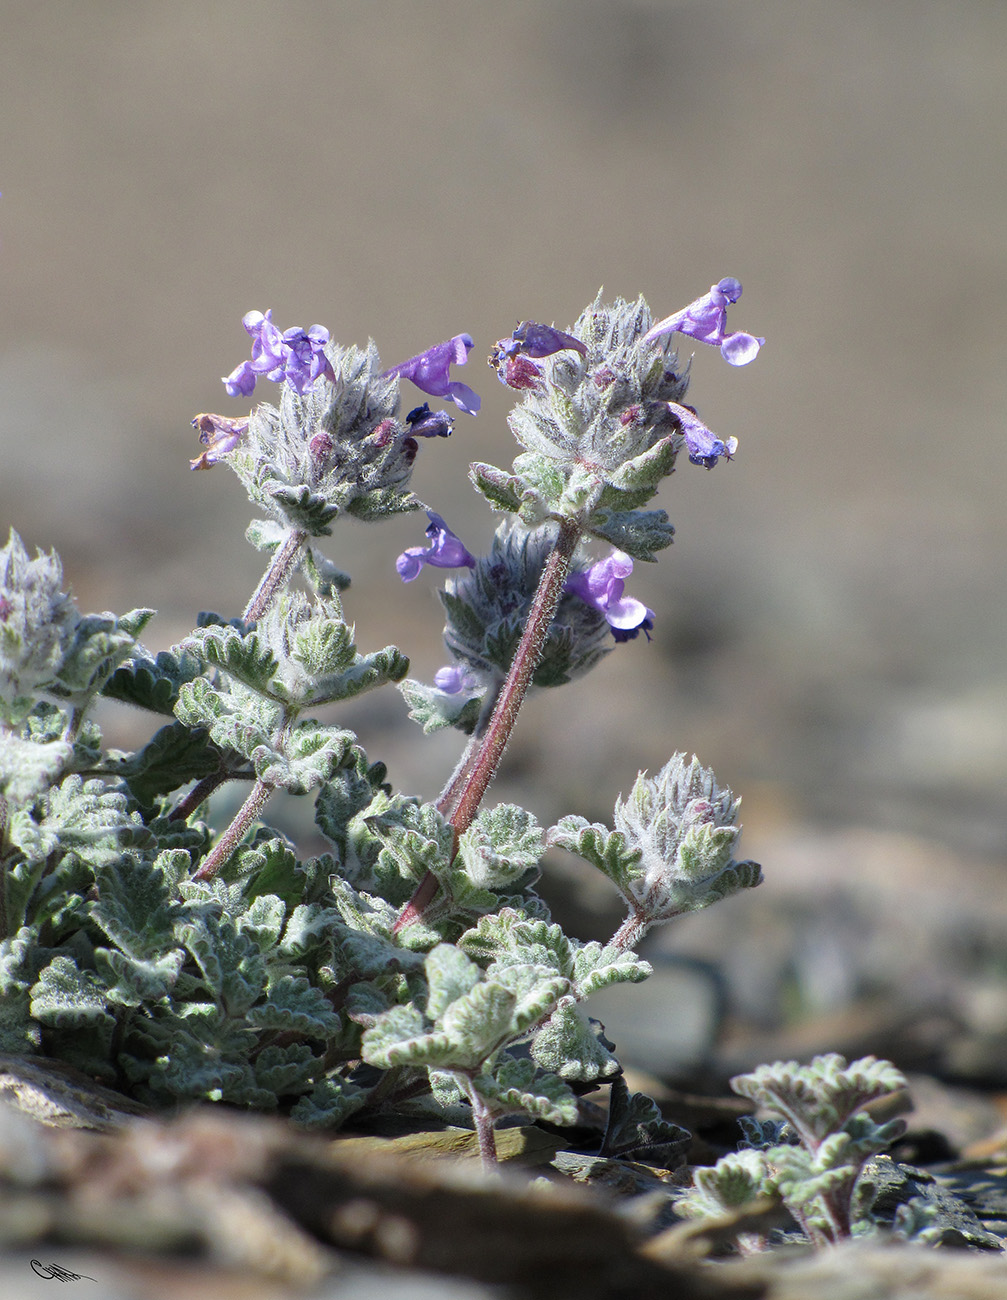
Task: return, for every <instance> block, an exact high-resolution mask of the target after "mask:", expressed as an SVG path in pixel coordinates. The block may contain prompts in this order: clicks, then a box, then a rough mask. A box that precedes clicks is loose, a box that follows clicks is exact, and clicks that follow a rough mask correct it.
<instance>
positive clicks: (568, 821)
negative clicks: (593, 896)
mask: <svg viewBox="0 0 1007 1300" xmlns="http://www.w3.org/2000/svg"><path fill="white" fill-rule="evenodd" d="M546 841H547V843H548V844H549V845H550V846H551V845H555V846H556V847H558V848H561V849H566V850H567V852H568V853H576V855H577V856H578V857H579V858H583V859H584V861H585V862H590V863H591V865H592V866H593V867H597V868H598V870H599V871H601V872H603V873H604V875H606V876H608V878H609V880H611V882H612V883H613V885H615V887H616V889H618V890H619V892H620V893H621V894H628V893H629V892H630V886H631V884H632V882H633V881H635V880H639V879H641V878H642V876H643V871H642V869H641V868H640V867H639V866H638V863H639V861H640V858H641V857H642V850H641V849H639V848H635V849H629V848H627V846H626V837H625V835H623V834H622V832H621V831H610V830H609V829H608V827H607V826H602V825H601V824H600V823H598V822H595V823H593V824H592V823H589V822H588V821H586V820H585V818H583V817H576V816H570V817H563V818H561V820H560V821H559V822H558V823H557V824H556V825H555V826H553V827H552V828H551V829H550V830H549V832H548V834H547V836H546Z"/></svg>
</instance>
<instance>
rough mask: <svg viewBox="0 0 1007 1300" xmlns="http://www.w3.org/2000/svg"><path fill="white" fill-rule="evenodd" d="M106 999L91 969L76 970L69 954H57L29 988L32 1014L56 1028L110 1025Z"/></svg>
mask: <svg viewBox="0 0 1007 1300" xmlns="http://www.w3.org/2000/svg"><path fill="white" fill-rule="evenodd" d="M107 1007H108V999H107V996H106V993H105V989H104V988H103V986H102V985H101V983H100V981H99V980H98V979H97V978H96V977H95V976H94V975H92V974H91V972H90V971H82V970H80V969H78V966H77V963H76V961H75V960H74V959H73V958H72V957H66V956H62V955H61V956H57V957H54V958H53V959H52V961H51V962H50V963H49V965H48V966H46V967H45V969H44V970H43V971H41V973H40V974H39V977H38V980H37V981H36V983H35V985H34V987H33V988H32V990H31V1014H32V1016H33V1017H34V1019H35V1020H37V1021H39V1023H40V1024H43V1025H50V1026H52V1027H53V1028H56V1029H73V1028H76V1027H78V1026H90V1025H109V1026H110V1025H112V1024H114V1023H115V1020H114V1017H113V1016H111V1015H109V1013H108V1010H107Z"/></svg>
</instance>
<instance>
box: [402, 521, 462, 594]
mask: <svg viewBox="0 0 1007 1300" xmlns="http://www.w3.org/2000/svg"><path fill="white" fill-rule="evenodd" d="M427 518H428V519H429V520H430V524H429V527H428V528H427V536H428V537H429V538H430V539H431V545H430V546H426V547H423V546H410V547H409V549H408V550H407V551H403V552H402V554H401V555H400V556H399V558H398V559H397V560H396V561H395V568H396V571H397V572H398V575H399V577H400V578H401V579H402V581H403V582H412V580H413V579H414V578H418V577H419V574H420V570H421V569H422V568H423V566H424V564H432V565H433V566H434V568H435V569H461V568H467V569H474V568H475V567H476V562H475V557H474V556H472V555H470V554H469V552H468V551H467V550H466V549H465V547H464V545H463V544H462V543H461V542H460V541H459V540H458V538H457V537H456V536H455V535H454V533H453V532H452V531H451V529H450V528H449V527H448V526H447V524H446V523H445V522H444V520H443V519H442V518H441V517H440V515H435V514H434V512H433V511H432V510H428V511H427Z"/></svg>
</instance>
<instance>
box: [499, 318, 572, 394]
mask: <svg viewBox="0 0 1007 1300" xmlns="http://www.w3.org/2000/svg"><path fill="white" fill-rule="evenodd" d="M570 349H572V350H573V351H575V352H579V353H580V354H581V356H584V357H586V356H587V347H586V345H585V344H584V343H582V342H581V340H580V339H576V338H574V336H573V335H572V334H565V333H564V332H563V331H562V330H558V329H557V328H556V327H555V325H539V324H538V323H537V322H536V321H533V320H523V321H522V322H521V324H520V325H519V326H518V327H517V329H516V330H515V331H514V333H513V334H512V335H511V337H510V338H509V339H500V340H499V341H498V342H497V344H496V346H495V347H494V348H493V351H492V352H491V353H490V359H489V360H490V365H491V366H493V368H494V369H495V370H496V372H497V377H498V378H499V380H500V382H501V383H502V384H506V385H508V387H510V388H535V387H537V385H538V378H539V376H540V375H541V373H542V372H541V370H540V369H539V367H538V366H535V365H532V363H531V361H529V360H528V358H529V357H535V358H539V359H541V358H542V357H551V356H554V355H555V354H556V353H557V352H566V351H568V350H570Z"/></svg>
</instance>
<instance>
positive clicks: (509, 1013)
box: [423, 980, 530, 1070]
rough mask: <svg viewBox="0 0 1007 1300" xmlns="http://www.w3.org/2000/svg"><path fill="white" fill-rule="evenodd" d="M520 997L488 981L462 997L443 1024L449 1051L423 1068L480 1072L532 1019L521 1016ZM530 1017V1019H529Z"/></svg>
mask: <svg viewBox="0 0 1007 1300" xmlns="http://www.w3.org/2000/svg"><path fill="white" fill-rule="evenodd" d="M517 1007H518V997H517V995H516V994H515V993H514V992H512V991H511V990H510V989H508V988H505V987H504V985H503V983H502V982H500V981H497V980H486V981H485V982H484V983H481V984H477V985H476V986H475V987H474V988H472V989H471V990H470V991H469V992H468V993H467V994H465V995H464V996H463V997H460V998H456V999H455V1001H454V1002H452V1003H451V1004H450V1005H449V1006H448V1008H447V1010H446V1011H445V1012H444V1016H443V1018H442V1020H441V1023H442V1025H443V1033H444V1035H445V1037H446V1038H447V1039H448V1041H449V1044H450V1047H449V1049H448V1051H447V1052H446V1053H445V1054H444V1055H441V1056H440V1057H439V1059H437V1060H432V1059H431V1060H429V1061H424V1062H423V1063H424V1064H432V1065H441V1066H451V1067H453V1068H455V1069H460V1070H474V1069H479V1067H480V1066H481V1065H482V1064H483V1062H484V1061H485V1060H486V1059H487V1058H488V1057H490V1056H491V1055H492V1054H493V1053H494V1052H495V1051H497V1050H498V1049H499V1048H500V1047H501V1046H502V1045H503V1044H504V1043H505V1042H506V1041H507V1040H508V1038H510V1037H512V1036H515V1035H516V1034H518V1033H520V1032H521V1030H522V1029H524V1028H525V1027H526V1025H527V1024H528V1023H530V1017H527V1009H526V1016H525V1017H522V1016H520V1015H519V1014H518V1011H517ZM526 1017H527V1018H526Z"/></svg>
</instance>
